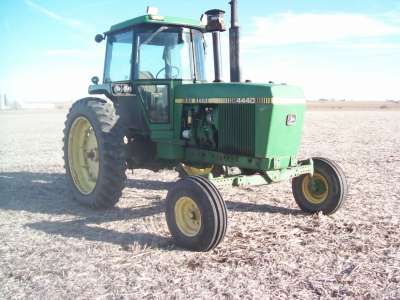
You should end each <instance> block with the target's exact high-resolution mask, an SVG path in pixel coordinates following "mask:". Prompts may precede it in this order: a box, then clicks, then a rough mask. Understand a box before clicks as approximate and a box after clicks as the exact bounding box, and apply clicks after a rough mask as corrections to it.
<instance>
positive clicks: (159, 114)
mask: <svg viewBox="0 0 400 300" xmlns="http://www.w3.org/2000/svg"><path fill="white" fill-rule="evenodd" d="M203 32H204V26H201V25H200V22H196V21H193V20H186V19H180V18H171V17H162V16H158V15H151V14H148V15H144V16H141V17H137V18H134V19H131V20H128V21H125V22H122V23H120V24H117V25H114V26H112V27H111V28H110V30H109V31H108V32H106V33H105V34H104V36H103V37H101V36H99V35H98V36H96V41H98V42H100V41H101V40H102V39H107V46H106V58H105V65H104V74H103V84H100V85H99V84H95V85H94V86H93V85H92V86H90V87H89V92H90V93H91V94H96V93H104V92H105V91H106V92H107V93H106V95H107V96H108V97H110V98H112V99H114V100H115V101H116V102H117V103H120V111H121V114H122V115H124V114H126V113H129V115H130V116H129V118H128V117H127V118H124V119H125V120H127V122H129V123H130V124H128V127H129V128H132V129H133V130H135V129H136V130H138V131H141V132H142V131H143V129H147V130H148V131H149V132H150V131H154V130H155V131H156V132H157V131H159V130H161V131H163V130H169V129H171V126H172V124H171V122H170V121H171V117H172V113H173V107H172V105H171V100H172V99H173V96H174V95H173V92H174V88H175V86H177V85H180V84H182V82H192V83H193V82H203V81H205V79H206V78H205V69H204V65H205V62H204V60H205V47H206V46H205V41H204V37H203ZM133 98H135V99H133ZM135 100H138V101H135ZM139 106H141V107H142V108H141V107H139ZM143 108H144V110H145V112H144V114H145V115H143V114H142V112H141V110H143ZM132 112H134V113H135V114H136V116H135V117H133V118H132V116H131V114H132Z"/></svg>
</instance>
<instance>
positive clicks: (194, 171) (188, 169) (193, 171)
mask: <svg viewBox="0 0 400 300" xmlns="http://www.w3.org/2000/svg"><path fill="white" fill-rule="evenodd" d="M181 166H182V168H183V170H184V171H185V173H186V174H187V175H188V176H197V175H200V176H204V175H208V174H210V173H211V172H212V170H213V168H214V166H211V167H207V168H196V167H192V166H190V165H185V164H181Z"/></svg>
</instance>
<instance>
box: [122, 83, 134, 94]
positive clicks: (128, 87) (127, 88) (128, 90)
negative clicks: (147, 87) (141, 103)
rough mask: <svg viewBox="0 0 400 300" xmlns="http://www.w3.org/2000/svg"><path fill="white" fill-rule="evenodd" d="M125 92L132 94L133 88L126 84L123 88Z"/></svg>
mask: <svg viewBox="0 0 400 300" xmlns="http://www.w3.org/2000/svg"><path fill="white" fill-rule="evenodd" d="M122 90H123V92H124V93H125V94H130V93H132V87H131V86H130V85H128V84H124V86H123V88H122Z"/></svg>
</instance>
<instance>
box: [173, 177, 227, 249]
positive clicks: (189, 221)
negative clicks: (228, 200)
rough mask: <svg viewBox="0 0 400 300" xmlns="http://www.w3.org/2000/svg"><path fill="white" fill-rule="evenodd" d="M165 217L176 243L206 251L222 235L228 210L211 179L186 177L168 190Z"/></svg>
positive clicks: (212, 246) (214, 245) (220, 238)
mask: <svg viewBox="0 0 400 300" xmlns="http://www.w3.org/2000/svg"><path fill="white" fill-rule="evenodd" d="M166 219H167V224H168V228H169V230H170V232H171V235H172V238H173V239H174V241H175V244H176V245H177V246H179V247H182V248H185V249H189V250H194V251H209V250H211V249H213V248H215V247H216V246H217V245H218V244H219V243H220V242H221V241H222V240H223V238H224V236H225V233H226V227H227V210H226V206H225V203H224V201H223V199H222V196H221V194H220V193H219V192H218V190H217V189H216V188H215V186H214V185H213V184H212V183H211V182H210V181H208V180H207V179H205V178H202V177H200V176H195V177H186V178H183V179H180V180H179V181H178V182H177V183H176V184H175V186H174V187H173V188H172V189H171V190H170V191H169V192H168V195H167V201H166Z"/></svg>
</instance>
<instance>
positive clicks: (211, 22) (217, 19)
mask: <svg viewBox="0 0 400 300" xmlns="http://www.w3.org/2000/svg"><path fill="white" fill-rule="evenodd" d="M205 14H206V16H207V25H206V30H207V32H212V39H213V53H214V77H215V79H214V82H221V81H222V80H221V42H220V32H222V31H225V30H226V29H225V23H224V14H225V12H224V11H223V10H220V9H211V10H208V11H206V12H205Z"/></svg>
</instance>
